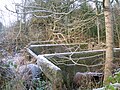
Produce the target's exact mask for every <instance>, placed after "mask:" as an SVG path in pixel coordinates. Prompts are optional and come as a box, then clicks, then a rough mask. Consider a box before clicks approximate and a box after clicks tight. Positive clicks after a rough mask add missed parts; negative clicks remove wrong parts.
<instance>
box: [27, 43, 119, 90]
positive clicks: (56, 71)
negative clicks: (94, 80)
mask: <svg viewBox="0 0 120 90" xmlns="http://www.w3.org/2000/svg"><path fill="white" fill-rule="evenodd" d="M86 48H87V45H82V48H81V45H80V44H71V45H69V44H44V45H30V47H29V48H28V49H27V50H28V52H29V53H30V54H31V55H33V56H34V57H36V58H37V64H38V65H40V66H41V68H42V70H43V72H44V74H45V75H46V76H47V77H48V79H49V80H50V81H51V82H52V84H54V85H56V87H55V88H57V90H58V88H59V89H61V90H63V89H62V88H63V87H62V85H63V83H64V84H65V85H66V87H67V90H72V88H74V86H73V83H72V82H73V77H74V76H75V74H76V73H77V72H81V73H82V72H83V73H84V72H96V73H103V65H104V61H105V60H104V57H105V50H91V51H82V50H85V49H86ZM119 50H120V49H119V48H118V49H117V48H115V49H114V51H115V52H116V53H115V57H117V59H115V62H116V63H117V60H118V58H119V55H118V54H119V52H120V51H119ZM59 82H60V83H59ZM60 87H62V88H60ZM96 87H97V86H96ZM98 87H99V85H98ZM90 88H91V87H90ZM53 89H54V88H53ZM54 90H55V89H54Z"/></svg>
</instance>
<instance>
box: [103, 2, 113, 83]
mask: <svg viewBox="0 0 120 90" xmlns="http://www.w3.org/2000/svg"><path fill="white" fill-rule="evenodd" d="M103 4H104V16H105V29H106V61H105V69H104V84H109V81H108V80H107V79H108V77H109V76H111V75H112V65H113V21H112V12H111V8H110V0H104V3H103Z"/></svg>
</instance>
